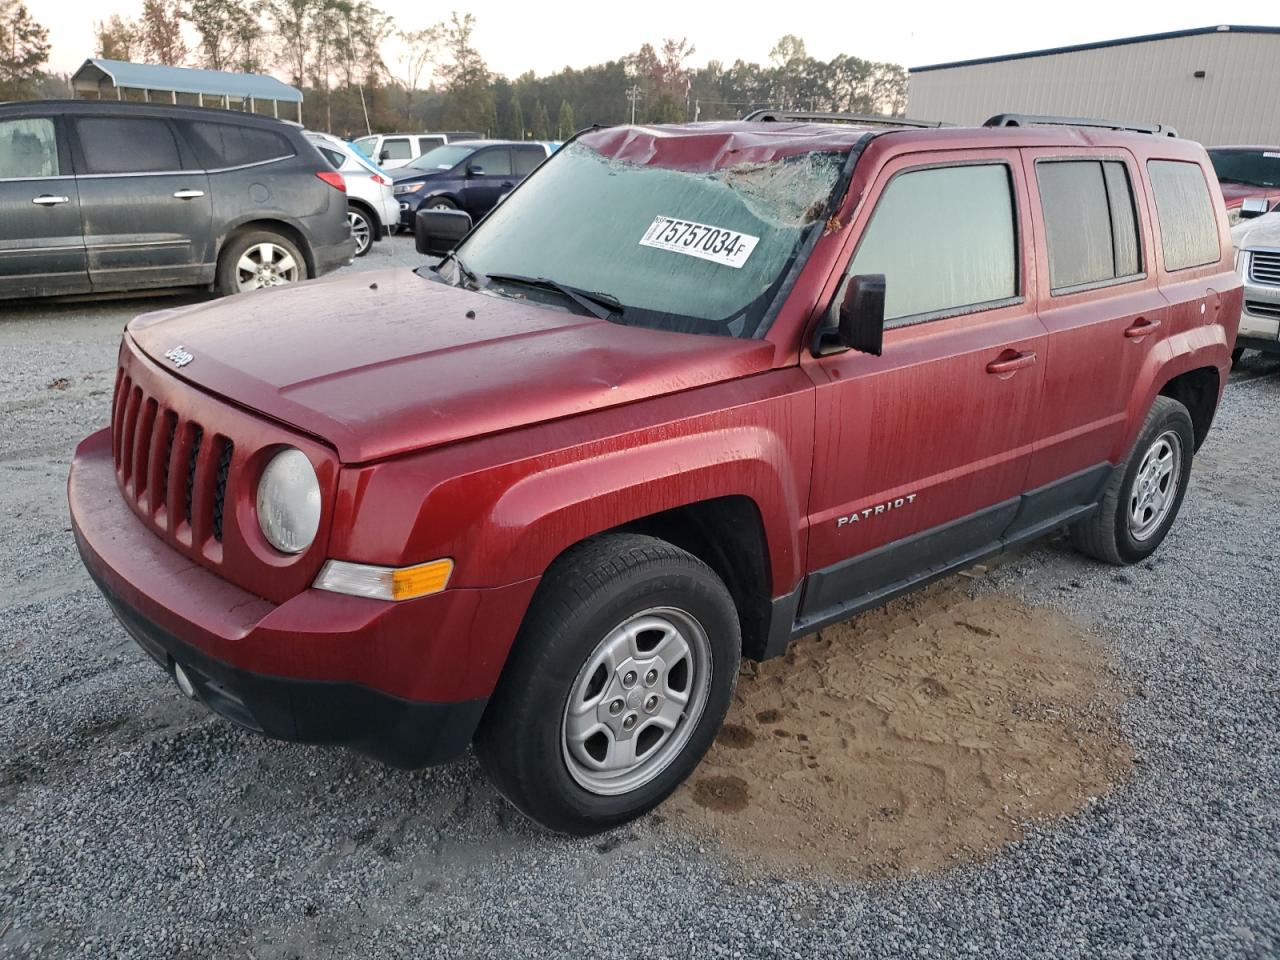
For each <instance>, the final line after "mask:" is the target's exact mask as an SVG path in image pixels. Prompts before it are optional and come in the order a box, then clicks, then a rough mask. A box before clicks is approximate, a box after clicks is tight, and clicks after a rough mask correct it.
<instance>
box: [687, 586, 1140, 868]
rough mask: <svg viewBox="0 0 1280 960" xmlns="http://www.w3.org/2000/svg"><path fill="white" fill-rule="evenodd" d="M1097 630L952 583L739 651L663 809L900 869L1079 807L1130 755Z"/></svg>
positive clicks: (758, 857) (757, 857)
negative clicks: (753, 651)
mask: <svg viewBox="0 0 1280 960" xmlns="http://www.w3.org/2000/svg"><path fill="white" fill-rule="evenodd" d="M1120 699H1121V697H1120V694H1119V692H1118V684H1117V682H1116V680H1115V678H1114V676H1113V675H1112V673H1111V672H1110V669H1109V667H1108V664H1107V659H1106V655H1105V651H1104V650H1103V649H1102V647H1101V644H1100V643H1099V642H1098V641H1097V640H1096V639H1093V638H1091V637H1089V636H1088V635H1087V634H1086V633H1085V631H1084V630H1083V629H1082V628H1080V627H1079V626H1077V625H1076V624H1074V623H1072V622H1071V621H1070V620H1068V619H1067V618H1065V617H1064V616H1062V615H1060V614H1058V613H1055V612H1053V611H1051V610H1047V609H1042V608H1037V607H1031V606H1028V605H1026V604H1024V603H1021V602H1019V601H1017V600H1014V599H1012V598H1009V597H1005V596H1000V595H983V596H978V597H976V598H975V597H971V596H970V595H968V593H967V592H966V591H965V590H964V589H963V588H962V587H961V586H959V585H957V584H956V583H954V582H953V583H950V584H942V585H939V586H937V587H934V588H931V589H929V590H926V591H923V592H921V593H919V594H916V595H914V596H912V597H907V598H905V599H902V600H898V601H896V602H894V603H893V604H891V605H890V606H888V607H886V608H884V609H882V610H876V611H873V612H870V613H867V614H864V615H863V616H861V617H859V618H858V619H857V620H854V621H852V622H851V623H847V624H841V625H839V626H836V627H831V628H828V629H826V630H823V631H822V632H821V633H820V634H818V635H816V636H812V637H807V638H805V639H803V640H800V641H798V642H796V643H793V644H792V645H791V649H790V650H789V651H788V653H787V655H786V656H785V657H783V658H780V659H778V660H773V661H769V662H767V663H763V664H754V663H748V664H744V666H743V670H742V674H741V676H740V677H739V680H738V689H737V693H736V697H735V703H734V706H733V707H732V708H731V710H730V712H729V717H728V720H727V721H726V723H725V726H724V729H723V730H722V731H721V733H720V735H719V737H718V738H717V740H716V743H715V745H714V746H713V747H712V749H711V751H710V753H709V754H708V755H707V757H706V759H705V760H704V761H703V763H702V765H701V766H700V767H699V768H698V769H697V771H695V773H694V775H693V776H692V777H691V778H690V780H689V782H688V783H687V784H686V785H685V786H683V787H682V788H681V789H680V790H679V791H678V792H677V793H676V794H675V796H674V797H672V799H671V801H670V802H669V803H668V804H667V806H666V808H665V810H666V812H669V813H670V814H671V816H672V819H673V821H674V822H675V823H676V824H678V825H679V826H681V827H683V828H685V829H689V830H692V831H694V832H698V833H709V834H714V835H716V836H718V837H719V838H720V839H722V840H723V842H724V845H725V847H726V849H727V850H728V851H729V852H730V853H732V854H733V855H734V856H735V859H738V860H739V861H740V862H742V864H743V865H744V866H746V867H748V868H751V867H760V868H764V869H768V870H781V871H784V872H785V871H790V870H813V869H818V870H821V871H824V872H827V873H831V874H835V875H853V876H858V877H870V878H875V877H891V876H896V875H901V874H905V873H910V872H913V871H929V870H937V869H941V868H945V867H948V866H952V865H955V864H957V863H959V862H964V861H970V860H973V859H977V858H981V857H982V856H985V855H989V854H991V853H993V852H994V851H996V850H998V849H999V848H1000V847H1001V846H1003V845H1004V844H1006V843H1008V842H1009V841H1012V840H1015V839H1017V838H1019V837H1020V836H1022V835H1023V832H1024V829H1025V824H1026V823H1027V822H1029V821H1032V820H1037V819H1042V818H1053V817H1059V816H1063V815H1066V814H1069V813H1072V812H1074V811H1077V810H1079V809H1081V808H1082V807H1084V806H1086V805H1087V804H1088V803H1089V802H1090V798H1094V797H1097V796H1099V795H1100V794H1103V793H1105V792H1106V791H1107V790H1109V789H1110V788H1111V786H1112V785H1113V784H1115V783H1117V782H1119V781H1120V780H1121V779H1122V778H1123V777H1124V776H1125V775H1126V772H1127V771H1128V769H1129V766H1130V764H1131V762H1132V751H1131V750H1130V748H1129V746H1128V745H1127V744H1126V743H1125V742H1124V741H1123V739H1122V738H1121V736H1120V733H1119V730H1118V727H1117V723H1116V719H1115V708H1116V706H1117V705H1118V703H1119V701H1120Z"/></svg>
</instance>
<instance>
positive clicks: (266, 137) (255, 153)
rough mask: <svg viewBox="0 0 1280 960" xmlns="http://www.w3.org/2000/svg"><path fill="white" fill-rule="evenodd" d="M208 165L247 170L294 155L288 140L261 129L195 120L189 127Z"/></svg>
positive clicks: (217, 167) (187, 127)
mask: <svg viewBox="0 0 1280 960" xmlns="http://www.w3.org/2000/svg"><path fill="white" fill-rule="evenodd" d="M186 129H187V132H188V133H189V134H190V135H191V140H192V141H193V144H194V146H195V147H196V149H197V150H198V151H199V153H200V156H201V158H202V160H203V162H204V164H205V166H207V167H209V168H211V169H219V168H222V167H244V166H249V165H250V164H254V163H265V162H267V161H268V160H280V159H282V158H284V157H291V156H293V155H294V149H293V145H292V144H291V143H290V142H289V140H288V138H286V137H284V136H282V135H281V134H278V133H276V132H274V131H272V130H263V129H262V128H261V127H250V126H241V125H240V124H237V123H207V122H204V121H193V122H190V123H188V124H187V125H186Z"/></svg>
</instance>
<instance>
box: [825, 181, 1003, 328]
mask: <svg viewBox="0 0 1280 960" xmlns="http://www.w3.org/2000/svg"><path fill="white" fill-rule="evenodd" d="M1017 249H1018V241H1017V232H1016V230H1015V228H1014V206H1013V186H1012V183H1011V181H1010V178H1009V167H1008V166H1007V165H1006V164H1003V163H982V164H972V165H966V166H957V167H934V168H930V169H923V170H910V171H907V172H906V173H900V174H898V175H897V176H896V177H894V178H893V180H891V181H890V182H889V185H888V186H887V187H886V188H885V190H884V193H882V194H881V195H880V202H879V203H877V204H876V209H875V212H874V213H873V214H872V215H871V221H870V223H868V224H867V228H866V230H865V231H864V232H863V235H862V240H861V242H860V243H859V245H858V251H857V253H856V254H854V257H853V262H852V263H851V264H850V265H849V273H850V274H853V275H858V274H871V273H882V274H884V277H885V311H884V313H885V320H886V326H903V325H905V324H907V323H913V322H919V321H922V320H928V319H932V318H933V317H935V316H940V315H943V314H947V313H956V312H962V311H964V310H966V309H973V308H976V307H979V306H981V305H984V304H994V303H996V302H998V301H1002V300H1008V299H1010V298H1012V297H1016V296H1017V295H1018V270H1017ZM895 321H896V322H895Z"/></svg>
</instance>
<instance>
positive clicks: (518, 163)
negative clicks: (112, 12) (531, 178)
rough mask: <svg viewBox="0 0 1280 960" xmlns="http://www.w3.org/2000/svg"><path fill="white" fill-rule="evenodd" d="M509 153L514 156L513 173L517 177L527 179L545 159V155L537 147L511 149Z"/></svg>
mask: <svg viewBox="0 0 1280 960" xmlns="http://www.w3.org/2000/svg"><path fill="white" fill-rule="evenodd" d="M511 152H512V153H514V154H515V172H516V176H518V177H527V176H528V175H529V174H531V173H533V170H534V168H535V167H536V166H537V165H538V164H540V163H541V162H542V161H543V160H545V159H546V158H547V155H546V153H544V152H543V151H542V150H540V149H538V148H537V147H513V148H512V151H511Z"/></svg>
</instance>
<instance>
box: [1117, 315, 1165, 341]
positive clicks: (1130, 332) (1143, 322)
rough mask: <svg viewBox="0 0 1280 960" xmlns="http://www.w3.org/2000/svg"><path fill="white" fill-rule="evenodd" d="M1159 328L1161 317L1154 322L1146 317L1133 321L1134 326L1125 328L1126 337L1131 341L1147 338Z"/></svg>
mask: <svg viewBox="0 0 1280 960" xmlns="http://www.w3.org/2000/svg"><path fill="white" fill-rule="evenodd" d="M1159 326H1160V318H1159V317H1157V318H1156V319H1154V320H1147V319H1146V318H1144V317H1139V318H1138V319H1137V320H1135V321H1133V324H1132V326H1128V327H1125V331H1124V335H1125V336H1126V337H1128V338H1129V339H1130V340H1134V339H1137V338H1138V337H1145V336H1146V335H1147V334H1149V333H1154V332H1155V331H1156V329H1157V328H1158V327H1159Z"/></svg>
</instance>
